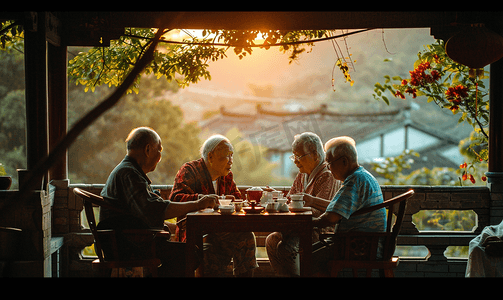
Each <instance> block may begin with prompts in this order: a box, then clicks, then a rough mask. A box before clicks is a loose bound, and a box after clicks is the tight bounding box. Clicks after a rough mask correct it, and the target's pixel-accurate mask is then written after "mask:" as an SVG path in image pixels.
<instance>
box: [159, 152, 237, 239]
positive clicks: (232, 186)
mask: <svg viewBox="0 0 503 300" xmlns="http://www.w3.org/2000/svg"><path fill="white" fill-rule="evenodd" d="M233 178H234V177H233V174H232V171H231V172H229V174H227V176H225V177H223V176H222V177H219V178H218V179H217V190H216V191H215V189H214V187H213V183H212V181H211V177H210V172H209V171H208V168H207V167H206V164H205V163H204V160H203V159H202V158H200V159H198V160H193V161H190V162H187V163H185V164H183V166H182V167H181V168H180V170H178V173H177V174H176V177H175V182H174V183H173V189H172V190H171V194H170V195H169V199H170V200H171V201H175V202H186V201H195V200H197V197H198V195H199V194H203V195H208V194H217V195H222V194H224V195H234V197H236V199H241V198H242V196H241V192H240V191H239V190H238V188H237V186H236V183H235V182H234V179H233ZM182 218H184V216H183V217H180V218H178V219H179V220H180V219H182ZM176 238H177V239H178V240H179V241H182V242H183V241H185V222H179V223H178V226H177V230H176Z"/></svg>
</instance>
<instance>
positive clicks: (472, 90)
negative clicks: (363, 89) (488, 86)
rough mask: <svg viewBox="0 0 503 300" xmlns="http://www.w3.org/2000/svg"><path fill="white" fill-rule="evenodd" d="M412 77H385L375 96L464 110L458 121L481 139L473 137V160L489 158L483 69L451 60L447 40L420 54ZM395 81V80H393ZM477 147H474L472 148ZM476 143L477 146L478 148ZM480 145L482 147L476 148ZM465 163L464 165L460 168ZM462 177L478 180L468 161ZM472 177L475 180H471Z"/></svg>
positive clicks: (487, 105) (487, 114)
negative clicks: (408, 98)
mask: <svg viewBox="0 0 503 300" xmlns="http://www.w3.org/2000/svg"><path fill="white" fill-rule="evenodd" d="M409 74H410V78H407V79H402V78H401V77H400V76H394V77H392V78H390V76H387V75H386V76H384V78H385V79H386V81H385V83H384V85H383V84H381V83H379V82H378V83H376V84H375V85H374V87H375V88H374V94H373V97H374V99H376V100H383V101H384V102H386V103H387V104H388V105H389V100H388V98H387V97H386V96H385V92H386V91H389V92H390V93H391V94H392V95H393V96H394V97H395V98H401V99H405V98H406V95H408V96H411V97H412V98H413V99H414V98H416V97H418V96H426V97H427V101H428V102H435V104H437V105H438V106H439V107H441V108H447V109H449V110H450V111H451V112H452V113H453V114H458V113H461V117H460V119H459V123H461V122H468V123H469V124H470V125H472V126H473V128H474V131H475V133H476V134H477V135H481V136H480V138H478V139H472V143H471V145H470V146H469V149H471V150H472V151H473V153H474V154H475V158H474V161H473V162H472V164H471V165H470V168H472V167H473V168H474V169H475V167H474V166H473V164H474V163H476V162H480V161H486V162H487V160H488V158H489V157H488V151H487V149H486V148H487V141H488V139H489V137H488V134H487V132H486V128H485V127H487V125H488V123H489V100H488V99H485V96H487V94H488V93H487V92H486V91H485V86H484V83H483V81H482V79H486V78H487V77H485V76H484V72H483V70H482V71H480V72H477V73H476V74H474V73H473V72H470V68H469V67H467V66H464V65H461V64H459V63H456V62H454V61H453V60H452V59H450V58H449V57H448V56H447V54H446V52H445V43H444V42H443V41H442V40H437V41H436V42H435V43H433V44H432V45H428V46H427V49H426V50H425V51H423V52H420V53H419V54H418V60H417V61H416V62H415V63H414V70H412V71H409ZM392 81H394V82H396V83H392ZM472 146H474V147H472ZM475 146H477V147H475ZM475 148H478V149H479V150H478V151H476V150H474V149H475ZM461 166H463V167H461ZM461 166H460V169H463V170H464V172H463V180H466V179H468V178H469V179H470V181H472V182H475V179H474V178H473V176H472V175H470V174H468V172H467V171H466V163H465V164H462V165H461ZM472 179H473V180H472Z"/></svg>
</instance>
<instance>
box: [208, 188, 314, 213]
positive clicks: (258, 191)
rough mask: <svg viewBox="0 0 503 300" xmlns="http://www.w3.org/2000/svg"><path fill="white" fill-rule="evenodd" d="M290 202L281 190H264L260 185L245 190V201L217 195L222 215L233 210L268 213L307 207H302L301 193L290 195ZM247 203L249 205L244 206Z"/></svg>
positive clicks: (306, 208) (303, 203)
mask: <svg viewBox="0 0 503 300" xmlns="http://www.w3.org/2000/svg"><path fill="white" fill-rule="evenodd" d="M290 199H291V201H290V203H289V204H287V202H288V199H287V198H285V197H284V196H283V192H282V191H264V190H263V189H262V188H260V187H252V188H249V189H247V190H246V199H245V200H246V201H243V200H241V199H236V200H234V201H233V200H231V199H225V196H223V195H222V196H219V199H218V201H219V203H220V204H219V206H218V209H219V211H220V213H221V214H223V215H230V214H233V213H234V212H241V211H243V210H244V211H245V212H246V213H260V212H262V211H263V210H265V211H266V212H269V213H275V212H289V211H292V212H300V211H306V210H308V209H309V208H308V207H304V205H305V203H306V202H305V201H304V200H303V195H299V194H297V195H290ZM245 204H249V206H245Z"/></svg>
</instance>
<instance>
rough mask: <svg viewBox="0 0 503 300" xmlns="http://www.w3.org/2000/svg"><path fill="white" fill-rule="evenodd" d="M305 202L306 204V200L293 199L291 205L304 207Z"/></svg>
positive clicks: (292, 206)
mask: <svg viewBox="0 0 503 300" xmlns="http://www.w3.org/2000/svg"><path fill="white" fill-rule="evenodd" d="M304 204H306V201H304V200H293V199H292V201H291V202H290V207H291V208H296V209H298V208H303V207H304Z"/></svg>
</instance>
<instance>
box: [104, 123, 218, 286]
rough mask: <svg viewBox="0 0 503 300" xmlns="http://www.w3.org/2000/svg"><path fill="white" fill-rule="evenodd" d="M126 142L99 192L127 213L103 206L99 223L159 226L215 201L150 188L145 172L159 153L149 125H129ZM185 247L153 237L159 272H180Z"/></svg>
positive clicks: (157, 140)
mask: <svg viewBox="0 0 503 300" xmlns="http://www.w3.org/2000/svg"><path fill="white" fill-rule="evenodd" d="M126 144H127V155H126V157H125V158H124V159H123V160H122V162H121V163H120V164H119V165H117V167H115V169H114V170H113V171H112V173H111V174H110V176H109V177H108V179H107V182H106V184H105V187H104V188H103V190H102V191H101V195H102V196H103V198H104V199H105V201H107V202H109V203H110V204H112V205H115V206H116V207H117V208H119V209H121V210H123V211H125V212H127V213H125V214H123V213H118V212H115V211H109V210H106V209H103V210H102V211H101V212H100V220H101V222H100V224H98V226H99V227H101V228H112V229H118V230H120V229H126V228H127V229H131V228H154V229H160V228H161V229H162V228H163V226H164V220H166V219H171V218H174V217H178V216H183V215H185V214H187V213H189V212H192V211H197V210H200V209H204V208H207V207H213V206H214V205H215V201H216V196H213V195H208V196H205V197H203V198H201V199H199V200H197V201H189V202H183V203H178V202H171V201H169V200H164V199H162V198H161V197H160V196H159V195H158V194H156V193H155V192H154V191H153V190H152V187H151V186H150V184H151V181H150V179H149V178H148V176H147V175H146V174H147V173H149V172H152V171H154V170H155V168H156V166H157V164H158V163H159V161H160V160H161V153H162V142H161V138H160V137H159V135H158V134H157V133H156V132H155V131H154V130H153V129H151V128H148V127H139V128H135V129H133V130H132V131H131V133H130V134H129V136H128V137H127V139H126ZM100 225H101V226H100ZM185 250H186V249H185V243H178V242H170V241H156V254H157V255H158V257H159V258H160V259H161V261H162V266H161V268H159V275H160V276H162V275H166V276H180V275H182V274H183V272H184V269H185Z"/></svg>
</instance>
